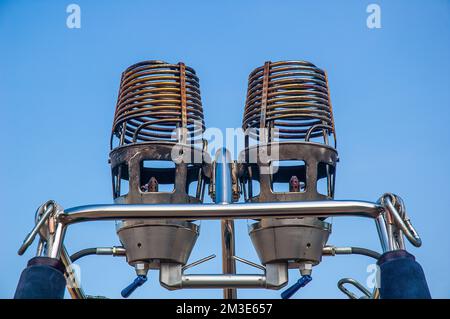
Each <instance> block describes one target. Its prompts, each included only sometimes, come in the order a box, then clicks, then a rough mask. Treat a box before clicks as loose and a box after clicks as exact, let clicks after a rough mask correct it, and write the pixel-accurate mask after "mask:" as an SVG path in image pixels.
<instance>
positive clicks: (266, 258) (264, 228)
mask: <svg viewBox="0 0 450 319" xmlns="http://www.w3.org/2000/svg"><path fill="white" fill-rule="evenodd" d="M330 233H331V224H329V223H327V222H324V221H321V220H319V219H317V218H297V219H262V220H261V221H260V222H257V223H254V224H252V225H250V227H249V235H250V238H251V240H252V243H253V246H254V247H255V249H256V252H257V253H258V256H259V259H260V260H261V263H262V264H263V265H267V264H270V263H279V262H285V263H287V264H288V266H289V268H298V267H299V266H300V265H301V264H311V265H317V264H318V263H319V262H320V261H321V259H322V250H323V248H324V246H325V244H326V242H327V240H328V236H329V234H330Z"/></svg>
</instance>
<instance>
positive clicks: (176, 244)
mask: <svg viewBox="0 0 450 319" xmlns="http://www.w3.org/2000/svg"><path fill="white" fill-rule="evenodd" d="M199 230H200V229H199V226H197V225H196V224H194V223H191V222H185V221H181V222H180V221H170V220H164V221H145V220H130V221H123V222H122V223H121V224H120V225H119V226H118V229H117V234H118V235H119V238H120V241H121V242H122V244H123V246H124V248H125V250H126V255H127V262H128V263H129V264H130V265H133V266H134V265H136V264H139V263H146V264H148V266H149V268H151V269H158V268H159V265H160V263H161V262H171V263H180V264H182V265H185V264H186V263H187V261H188V259H189V256H190V254H191V251H192V249H193V248H194V245H195V242H196V241H197V238H198V235H199Z"/></svg>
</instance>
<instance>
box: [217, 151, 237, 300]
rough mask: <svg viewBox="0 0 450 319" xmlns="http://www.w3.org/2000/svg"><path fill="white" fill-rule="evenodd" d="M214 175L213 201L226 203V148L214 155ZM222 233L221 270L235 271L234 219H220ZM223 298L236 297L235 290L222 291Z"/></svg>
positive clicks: (229, 198) (228, 175)
mask: <svg viewBox="0 0 450 319" xmlns="http://www.w3.org/2000/svg"><path fill="white" fill-rule="evenodd" d="M215 159H216V160H215V175H214V190H215V197H214V199H215V203H216V204H219V205H228V204H230V203H231V202H232V201H233V195H232V186H231V185H232V176H231V162H232V161H231V155H230V152H229V151H228V150H227V149H226V148H221V149H219V150H218V151H217V153H216V157H215ZM221 233H222V236H221V238H222V271H223V273H224V274H235V273H236V261H235V260H234V259H233V256H234V255H235V240H234V221H233V220H231V219H223V220H222V221H221ZM223 297H224V298H225V299H236V298H237V291H236V289H233V288H227V289H224V291H223Z"/></svg>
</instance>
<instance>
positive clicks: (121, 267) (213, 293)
mask: <svg viewBox="0 0 450 319" xmlns="http://www.w3.org/2000/svg"><path fill="white" fill-rule="evenodd" d="M73 2H75V3H77V4H79V5H80V7H81V19H82V20H81V29H78V30H77V29H68V28H67V27H66V17H67V13H66V7H67V5H68V4H70V3H71V2H70V1H19V0H14V1H5V0H1V1H0V43H1V44H0V45H1V50H0V118H1V119H2V130H1V132H0V134H2V138H1V139H0V145H1V156H0V177H1V182H0V198H1V202H2V209H1V211H2V212H1V214H2V227H1V231H0V239H1V242H2V244H1V245H0V256H1V267H0V269H1V272H0V297H3V298H10V297H12V295H13V293H14V290H15V286H16V284H17V280H18V278H19V275H20V272H21V271H22V269H23V268H24V266H25V265H26V262H27V260H28V259H29V258H31V257H32V255H33V253H34V250H35V249H34V248H35V245H34V246H33V247H32V249H30V250H29V251H28V252H27V253H26V255H25V256H23V257H19V256H17V254H16V251H17V249H18V247H19V245H20V244H21V242H22V240H23V238H24V236H25V235H26V234H27V232H28V231H29V230H30V229H31V228H32V226H33V215H34V211H35V209H36V207H37V206H38V205H40V204H41V203H42V202H44V201H45V200H47V199H50V198H52V199H55V200H57V201H58V202H59V203H60V204H61V205H63V206H64V207H72V206H78V205H82V204H89V203H111V202H112V191H111V178H110V168H109V166H108V163H107V159H108V152H109V132H110V129H111V123H112V118H113V111H114V106H115V102H116V98H117V92H118V86H119V81H120V75H121V72H122V71H123V70H124V69H125V68H126V67H127V66H129V65H131V64H133V63H135V62H138V61H141V60H147V59H163V60H166V61H168V62H172V63H177V62H178V61H184V62H186V64H187V65H189V66H192V67H193V68H195V69H196V71H197V73H198V75H199V77H200V81H201V91H202V99H203V105H204V108H205V120H206V124H207V126H208V127H219V128H221V129H223V130H224V129H225V128H227V127H239V126H240V123H241V116H242V110H243V105H244V100H245V93H246V85H247V83H246V82H247V76H248V73H249V72H250V71H251V70H253V68H255V67H257V66H260V65H262V64H263V63H264V61H266V60H272V61H277V60H289V59H303V60H308V61H311V62H313V63H315V64H316V65H317V66H319V67H321V68H323V69H325V70H327V71H328V74H329V82H330V90H331V98H332V102H333V107H334V113H335V121H336V130H337V136H338V144H339V145H338V150H339V154H340V159H341V161H340V163H339V166H338V169H337V185H336V188H337V189H336V198H337V199H361V200H371V201H375V200H376V199H377V198H378V197H379V196H380V195H381V194H382V193H384V192H395V193H397V194H400V195H401V196H402V197H403V198H404V200H405V202H406V205H407V208H408V212H409V214H410V216H411V218H412V221H413V223H414V224H415V225H416V227H417V229H418V230H419V232H420V234H421V236H422V238H423V242H424V244H423V247H422V248H420V249H416V248H413V247H411V245H409V246H408V247H409V248H410V251H411V252H412V253H413V254H415V255H416V257H417V259H418V260H419V261H420V262H421V264H422V265H423V267H424V269H425V272H426V275H427V278H428V282H429V286H430V289H431V292H432V295H433V296H434V297H444V298H445V297H446V298H448V297H450V278H449V274H448V270H449V269H450V232H449V224H450V202H449V193H450V192H449V191H450V186H449V181H450V168H449V167H450V166H449V158H450V125H449V119H450V2H449V1H445V0H441V1H439V0H434V1H376V3H378V4H380V6H381V10H382V14H381V19H382V22H381V23H382V28H381V29H368V28H367V26H366V18H367V16H368V14H367V13H366V7H367V5H368V4H370V3H371V1H279V2H277V3H275V1H271V2H269V1H226V2H225V1H221V2H219V1H189V2H183V1H125V0H123V1H93V0H90V1H87V0H77V1H73ZM373 2H375V1H373ZM246 226H247V224H246V221H241V222H238V223H237V225H236V228H237V241H238V245H237V253H238V255H239V256H242V257H244V258H247V259H250V260H253V261H257V256H256V254H255V252H254V250H253V247H252V246H251V244H250V240H249V238H248V236H247V234H246ZM333 227H334V230H333V234H332V235H331V237H330V240H329V243H330V244H334V245H355V246H364V247H368V248H372V249H376V250H379V249H380V247H379V244H378V239H377V235H376V230H375V227H374V225H373V222H372V221H370V220H363V219H338V218H334V220H333ZM219 234H220V227H219V223H218V222H202V233H201V235H200V238H199V240H198V244H197V246H196V247H195V250H194V252H193V254H192V256H191V260H196V259H198V258H200V257H204V256H206V255H209V254H211V253H216V254H219V253H220V241H219V238H220V237H219ZM118 244H119V242H118V239H117V237H116V235H115V227H114V223H113V222H107V223H104V222H98V223H91V224H80V225H76V226H73V227H71V228H70V229H69V232H68V234H67V240H66V245H67V247H68V249H69V251H71V252H74V251H76V250H78V249H81V248H86V247H91V246H108V245H118ZM371 262H372V261H371V260H369V259H367V258H365V257H358V256H354V257H348V256H339V257H325V258H324V261H323V262H322V263H321V264H320V265H319V266H318V267H316V268H315V269H314V272H313V278H314V280H313V281H312V282H311V283H310V284H309V286H308V287H307V288H305V289H304V290H303V291H301V292H300V293H298V294H297V295H296V297H298V298H314V297H327V298H340V297H342V296H343V295H342V294H341V293H340V292H339V291H338V290H337V288H336V282H337V281H338V280H339V279H340V278H341V277H354V278H356V279H358V280H361V281H362V282H365V279H366V277H367V275H368V274H367V272H366V267H367V265H368V264H370V263H371ZM79 264H80V266H81V267H82V283H83V286H84V288H85V290H86V292H87V293H89V294H97V295H106V296H109V297H116V298H117V297H120V290H121V289H122V288H123V287H125V286H126V285H127V284H129V283H130V282H131V281H132V280H133V278H134V271H133V269H132V268H131V267H129V266H128V265H127V264H126V263H125V262H124V261H123V260H122V259H120V258H113V257H105V256H100V257H87V258H85V259H83V260H81V261H80V263H79ZM220 264H221V263H220V260H219V258H217V259H216V260H214V261H211V262H209V263H207V264H204V265H202V266H199V267H198V268H197V270H196V271H198V272H209V273H213V272H219V271H220ZM238 270H239V271H240V272H249V271H252V269H251V268H248V267H247V266H242V265H239V267H238ZM297 279H298V272H297V271H292V272H291V282H294V281H295V280H297ZM221 296H222V292H221V291H220V290H182V291H176V292H169V291H167V290H165V289H163V288H161V287H160V286H159V284H158V280H157V274H156V272H151V273H150V280H149V281H148V282H147V283H146V284H145V286H143V287H141V288H140V289H138V290H137V291H136V293H135V294H134V295H133V297H136V298H219V297H221ZM239 296H240V297H248V298H270V297H272V298H278V296H279V292H276V291H265V290H240V291H239Z"/></svg>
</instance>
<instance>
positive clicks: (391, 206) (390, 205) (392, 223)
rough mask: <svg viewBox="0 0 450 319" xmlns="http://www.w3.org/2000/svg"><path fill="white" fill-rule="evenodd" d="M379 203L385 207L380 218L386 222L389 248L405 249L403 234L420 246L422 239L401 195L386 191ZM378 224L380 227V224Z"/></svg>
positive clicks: (384, 226)
mask: <svg viewBox="0 0 450 319" xmlns="http://www.w3.org/2000/svg"><path fill="white" fill-rule="evenodd" d="M379 203H380V204H381V205H382V206H383V208H384V212H383V214H382V215H381V216H380V218H379V219H380V220H381V221H382V223H384V225H382V228H384V232H386V236H387V243H386V246H388V247H387V249H389V250H395V249H405V245H404V242H403V237H402V234H403V235H405V236H406V238H407V239H408V241H409V242H410V243H411V244H412V245H414V246H415V247H420V246H421V245H422V240H421V238H420V236H419V234H418V233H417V231H416V229H415V228H414V227H413V225H412V224H411V221H410V219H409V218H408V216H407V214H406V208H405V205H404V203H403V200H402V199H401V198H400V196H398V195H395V194H392V193H386V194H384V195H383V196H382V197H381V198H380V200H379ZM378 226H379V227H380V225H378Z"/></svg>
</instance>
